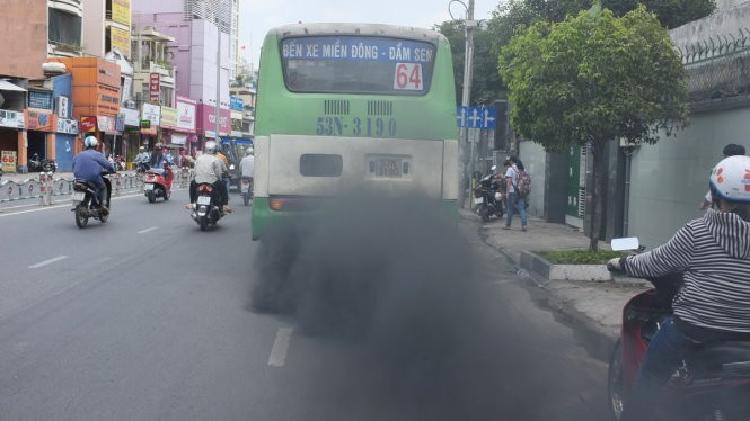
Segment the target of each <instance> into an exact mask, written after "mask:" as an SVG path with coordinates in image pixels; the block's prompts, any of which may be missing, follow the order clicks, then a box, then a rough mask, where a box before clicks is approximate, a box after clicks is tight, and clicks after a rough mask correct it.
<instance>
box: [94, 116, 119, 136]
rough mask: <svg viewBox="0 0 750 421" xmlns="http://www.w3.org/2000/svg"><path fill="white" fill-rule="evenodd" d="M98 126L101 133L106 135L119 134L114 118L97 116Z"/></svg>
mask: <svg viewBox="0 0 750 421" xmlns="http://www.w3.org/2000/svg"><path fill="white" fill-rule="evenodd" d="M96 125H97V127H98V128H99V131H100V132H104V133H106V134H117V129H116V128H115V119H114V117H110V116H103V115H98V116H96Z"/></svg>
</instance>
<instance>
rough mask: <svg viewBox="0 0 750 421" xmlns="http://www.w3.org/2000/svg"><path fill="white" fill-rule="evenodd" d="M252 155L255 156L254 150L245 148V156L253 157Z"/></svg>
mask: <svg viewBox="0 0 750 421" xmlns="http://www.w3.org/2000/svg"><path fill="white" fill-rule="evenodd" d="M254 154H255V149H254V148H253V147H252V146H251V147H249V148H247V150H246V151H245V156H248V155H254Z"/></svg>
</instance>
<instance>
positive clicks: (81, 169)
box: [73, 136, 115, 212]
mask: <svg viewBox="0 0 750 421" xmlns="http://www.w3.org/2000/svg"><path fill="white" fill-rule="evenodd" d="M98 143H99V141H98V140H97V139H96V137H95V136H86V140H84V144H85V145H86V150H85V151H83V152H81V153H79V154H78V155H76V156H75V157H73V177H75V178H80V179H83V180H86V181H88V182H90V183H92V184H94V185H95V186H96V197H97V198H98V199H99V205H100V206H101V207H102V209H103V210H104V211H105V212H107V211H108V210H107V207H106V206H105V205H104V203H105V200H106V193H107V188H106V185H105V184H104V179H103V178H102V169H104V170H107V172H110V173H113V172H115V167H114V166H113V165H112V163H111V162H109V161H107V158H105V157H104V154H103V153H101V152H99V151H97V150H96V145H97V144H98Z"/></svg>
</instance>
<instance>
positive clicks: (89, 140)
mask: <svg viewBox="0 0 750 421" xmlns="http://www.w3.org/2000/svg"><path fill="white" fill-rule="evenodd" d="M83 143H85V144H86V147H87V148H90V147H93V146H96V145H98V144H99V141H98V140H96V136H86V140H85V141H84V142H83Z"/></svg>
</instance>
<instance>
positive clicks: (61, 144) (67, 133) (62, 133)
mask: <svg viewBox="0 0 750 421" xmlns="http://www.w3.org/2000/svg"><path fill="white" fill-rule="evenodd" d="M56 120H57V133H56V134H55V162H56V163H57V170H58V171H73V144H74V142H75V138H76V136H78V120H76V119H73V118H62V117H58V118H56Z"/></svg>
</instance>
